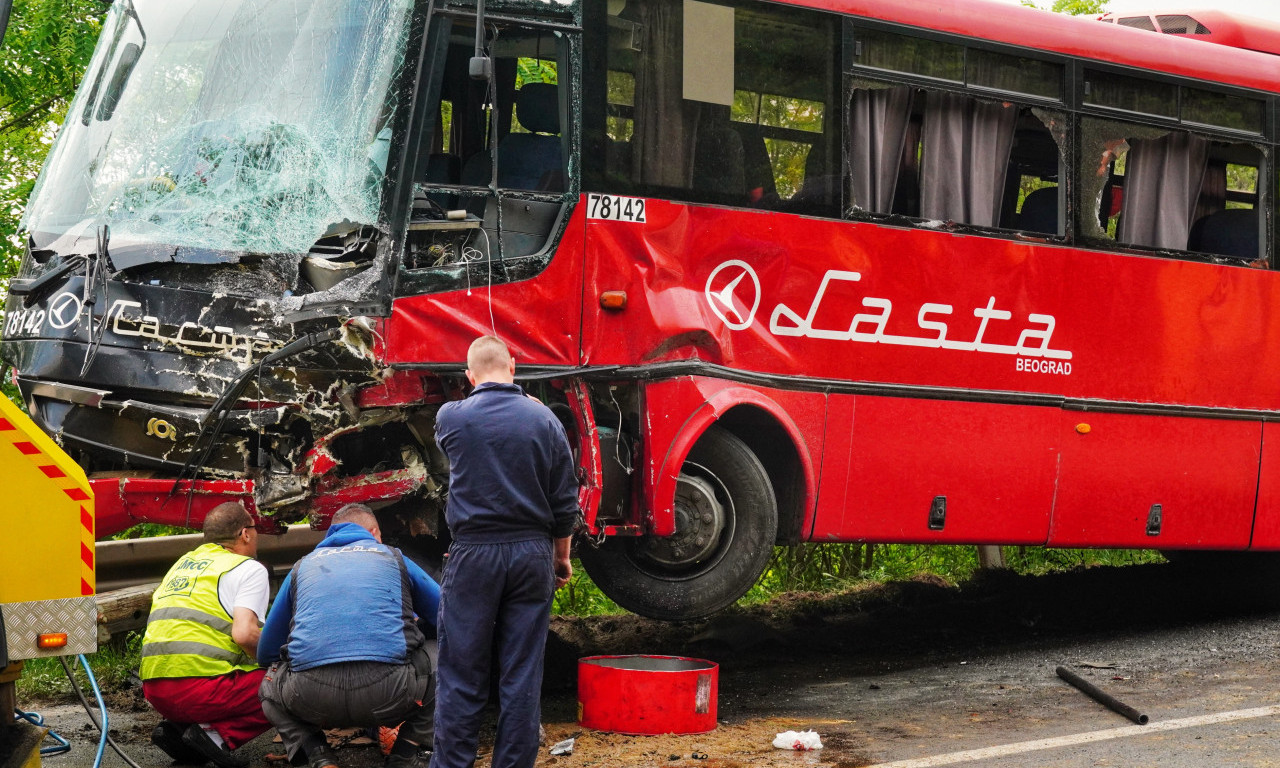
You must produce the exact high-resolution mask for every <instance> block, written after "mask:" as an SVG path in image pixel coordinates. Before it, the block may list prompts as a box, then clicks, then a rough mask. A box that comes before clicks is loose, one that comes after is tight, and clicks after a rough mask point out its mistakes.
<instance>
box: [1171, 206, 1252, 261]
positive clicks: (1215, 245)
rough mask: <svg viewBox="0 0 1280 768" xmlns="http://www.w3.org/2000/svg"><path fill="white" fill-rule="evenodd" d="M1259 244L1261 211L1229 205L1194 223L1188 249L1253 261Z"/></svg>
mask: <svg viewBox="0 0 1280 768" xmlns="http://www.w3.org/2000/svg"><path fill="white" fill-rule="evenodd" d="M1258 244H1259V243H1258V212H1257V211H1256V210H1254V209H1253V208H1227V209H1224V210H1221V211H1217V212H1215V213H1211V214H1209V215H1208V216H1205V217H1204V218H1202V219H1200V220H1199V221H1197V222H1196V223H1195V224H1194V225H1193V226H1192V228H1191V237H1190V242H1188V243H1187V249H1188V250H1191V251H1200V252H1201V253H1212V254H1216V255H1218V256H1232V257H1235V258H1237V259H1245V260H1248V261H1254V260H1256V259H1257V258H1258V256H1259V249H1258Z"/></svg>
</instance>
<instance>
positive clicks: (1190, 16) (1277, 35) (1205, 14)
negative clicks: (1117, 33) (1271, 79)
mask: <svg viewBox="0 0 1280 768" xmlns="http://www.w3.org/2000/svg"><path fill="white" fill-rule="evenodd" d="M1098 20H1099V21H1105V22H1107V23H1108V24H1119V25H1120V26H1122V27H1132V28H1134V29H1145V30H1147V31H1148V32H1162V33H1164V34H1166V35H1185V36H1188V37H1193V38H1195V39H1197V40H1207V41H1209V42H1211V43H1218V44H1219V45H1229V46H1232V47H1233V48H1247V49H1249V50H1251V51H1262V52H1263V53H1274V54H1280V24H1277V23H1276V22H1273V21H1267V20H1265V19H1255V18H1251V17H1248V16H1243V15H1240V14H1236V13H1232V12H1230V11H1219V10H1214V9H1209V8H1198V9H1195V10H1189V11H1173V10H1170V9H1167V8H1166V9H1163V10H1160V11H1153V12H1150V13H1147V12H1140V11H1130V12H1128V13H1119V12H1117V13H1104V14H1102V15H1101V16H1099V17H1098Z"/></svg>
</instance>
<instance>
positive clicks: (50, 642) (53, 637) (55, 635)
mask: <svg viewBox="0 0 1280 768" xmlns="http://www.w3.org/2000/svg"><path fill="white" fill-rule="evenodd" d="M36 647H37V648H40V649H43V650H48V649H50V648H66V647H67V633H66V632H42V633H41V634H39V635H37V636H36Z"/></svg>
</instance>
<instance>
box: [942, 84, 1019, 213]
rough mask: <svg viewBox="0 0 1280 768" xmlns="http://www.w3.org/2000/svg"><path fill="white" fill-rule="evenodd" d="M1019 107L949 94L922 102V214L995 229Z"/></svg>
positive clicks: (1002, 198)
mask: <svg viewBox="0 0 1280 768" xmlns="http://www.w3.org/2000/svg"><path fill="white" fill-rule="evenodd" d="M1017 124H1018V108H1017V107H1016V106H1012V105H1006V104H1002V103H999V102H990V103H989V102H981V101H976V100H974V99H972V98H970V97H968V96H963V95H960V94H953V93H930V94H928V101H927V102H926V104H925V114H924V136H923V146H922V151H921V155H922V157H921V169H920V215H921V216H922V217H923V218H926V219H940V220H942V221H956V222H961V223H964V224H973V225H976V226H982V227H994V226H996V225H997V224H998V223H999V221H1000V210H1001V204H1002V202H1003V200H1004V189H1005V176H1006V174H1007V172H1008V168H1009V152H1010V150H1011V149H1012V148H1013V133H1014V130H1015V129H1016V128H1017Z"/></svg>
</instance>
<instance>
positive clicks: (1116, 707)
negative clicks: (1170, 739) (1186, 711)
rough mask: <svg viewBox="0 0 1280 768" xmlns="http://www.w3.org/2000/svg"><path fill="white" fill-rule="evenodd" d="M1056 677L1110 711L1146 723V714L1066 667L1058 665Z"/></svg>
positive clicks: (1139, 722)
mask: <svg viewBox="0 0 1280 768" xmlns="http://www.w3.org/2000/svg"><path fill="white" fill-rule="evenodd" d="M1058 677H1060V678H1062V679H1063V680H1066V681H1067V682H1068V683H1071V684H1072V685H1073V686H1075V687H1076V688H1078V689H1079V690H1080V691H1081V692H1083V693H1085V694H1087V695H1088V696H1089V697H1090V698H1092V699H1093V700H1094V701H1096V702H1098V703H1099V704H1101V705H1103V706H1104V707H1106V708H1107V709H1110V710H1111V711H1112V712H1119V713H1120V714H1122V715H1124V716H1125V717H1127V718H1129V719H1130V720H1132V721H1133V722H1135V723H1137V724H1138V725H1146V724H1147V720H1148V718H1147V716H1146V715H1144V714H1142V713H1141V712H1139V711H1138V710H1136V709H1134V708H1133V707H1131V706H1129V705H1128V704H1125V703H1124V702H1123V701H1120V700H1119V699H1117V698H1116V697H1114V696H1112V695H1111V694H1109V693H1107V692H1106V691H1103V690H1102V689H1101V688H1098V687H1097V686H1096V685H1094V684H1093V683H1091V682H1089V681H1088V680H1085V679H1084V678H1083V677H1081V676H1079V675H1077V674H1076V673H1075V672H1072V671H1071V670H1069V669H1067V668H1066V667H1058Z"/></svg>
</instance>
